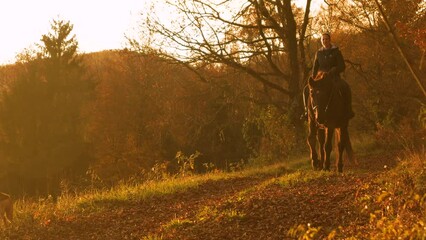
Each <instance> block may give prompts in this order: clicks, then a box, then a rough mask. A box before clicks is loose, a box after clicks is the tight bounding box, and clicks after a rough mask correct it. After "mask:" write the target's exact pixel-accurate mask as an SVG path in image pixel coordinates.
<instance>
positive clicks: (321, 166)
mask: <svg viewBox="0 0 426 240" xmlns="http://www.w3.org/2000/svg"><path fill="white" fill-rule="evenodd" d="M318 142H319V145H320V155H321V156H320V161H319V170H322V169H324V167H325V166H324V161H325V129H324V128H320V129H318Z"/></svg>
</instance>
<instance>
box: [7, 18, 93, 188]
mask: <svg viewBox="0 0 426 240" xmlns="http://www.w3.org/2000/svg"><path fill="white" fill-rule="evenodd" d="M72 29H73V25H72V24H70V22H67V21H63V20H54V21H53V22H52V24H51V32H49V33H48V34H46V35H43V36H42V39H41V41H42V44H41V45H39V47H40V52H38V53H37V57H36V58H35V59H33V60H30V61H28V62H24V63H22V66H23V68H24V69H25V71H23V72H22V75H21V77H20V78H19V79H18V80H17V81H16V82H15V84H14V85H13V86H12V87H11V89H10V91H9V92H7V93H5V94H4V96H3V103H2V108H1V109H0V117H1V124H2V130H3V133H4V134H3V136H2V138H1V142H0V144H1V146H2V149H3V153H4V154H5V155H6V159H9V162H10V171H9V175H11V177H12V179H15V180H16V181H15V182H16V183H20V186H19V187H20V188H21V189H22V190H23V191H26V192H27V191H29V190H30V189H35V190H36V191H37V192H38V193H40V194H52V195H54V196H56V195H57V194H58V193H59V192H58V190H59V182H60V180H61V179H62V178H64V177H70V176H74V175H75V174H76V173H78V172H79V171H83V170H85V168H86V167H87V164H88V161H89V157H88V152H87V147H88V144H87V143H86V142H85V141H84V139H83V133H82V127H83V122H82V119H81V109H82V107H83V104H84V103H85V101H86V100H87V97H88V95H89V94H90V85H89V81H88V79H86V78H85V71H84V67H83V66H82V64H81V60H80V58H79V56H78V54H77V49H78V42H77V41H76V38H75V35H73V36H71V32H72ZM12 181H13V180H12ZM14 188H16V187H14ZM37 192H36V193H37Z"/></svg>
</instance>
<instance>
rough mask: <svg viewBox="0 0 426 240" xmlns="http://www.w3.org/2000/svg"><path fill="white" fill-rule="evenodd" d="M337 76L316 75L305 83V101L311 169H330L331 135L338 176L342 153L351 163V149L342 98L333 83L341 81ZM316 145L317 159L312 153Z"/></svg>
mask: <svg viewBox="0 0 426 240" xmlns="http://www.w3.org/2000/svg"><path fill="white" fill-rule="evenodd" d="M336 78H338V77H337V76H329V75H322V74H319V75H318V76H317V77H316V78H315V79H314V78H312V77H310V78H309V80H308V84H307V86H308V89H309V96H308V99H304V100H307V113H308V116H307V117H308V126H309V135H308V139H307V142H308V146H309V149H310V158H311V164H312V167H313V169H315V170H326V171H329V170H330V155H331V151H332V139H333V134H334V133H336V142H337V145H338V151H337V156H336V160H337V161H336V166H337V170H338V172H339V173H341V172H343V151H344V150H346V152H347V154H348V157H349V160H350V161H352V160H353V150H352V145H351V142H350V138H349V131H348V125H349V120H350V117H348V116H347V109H346V105H345V101H347V99H345V95H344V94H342V89H341V88H339V84H338V82H337V81H343V80H340V79H336ZM317 140H318V142H319V146H320V148H319V152H320V158H318V153H317V150H316V141H317Z"/></svg>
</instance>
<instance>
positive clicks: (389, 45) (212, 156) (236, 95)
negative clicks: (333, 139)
mask: <svg viewBox="0 0 426 240" xmlns="http://www.w3.org/2000/svg"><path fill="white" fill-rule="evenodd" d="M310 2H311V1H307V4H306V8H305V9H303V8H297V7H296V6H295V5H293V4H291V2H290V1H282V2H281V1H278V2H274V1H247V2H245V3H244V4H240V5H235V4H236V3H235V2H232V1H231V2H228V5H227V4H226V3H221V4H219V3H215V2H214V1H212V2H210V1H183V0H180V1H174V2H173V3H170V5H171V7H173V8H175V11H176V12H178V13H180V14H181V15H180V16H181V17H182V19H180V21H179V25H177V26H175V25H171V24H170V23H164V22H161V19H160V18H159V17H158V16H156V15H155V13H152V14H151V15H147V16H143V17H145V18H146V21H145V22H144V24H142V25H141V38H140V39H129V48H126V49H122V50H110V51H103V52H97V53H89V54H83V55H81V54H78V36H75V35H73V32H72V30H73V25H72V23H70V22H69V21H66V20H53V21H52V25H51V32H49V33H46V34H45V35H43V36H42V37H41V42H40V44H39V45H38V46H39V48H37V49H35V50H29V49H26V50H23V52H22V53H21V54H20V55H19V56H18V59H19V60H18V61H17V62H16V63H15V64H12V65H6V66H2V67H1V72H0V74H1V75H0V76H1V77H0V78H1V80H2V95H1V108H0V126H1V133H2V134H1V137H0V149H1V151H0V153H1V158H0V164H1V167H0V169H1V170H0V179H1V181H0V182H1V184H0V188H1V189H3V190H4V191H5V192H10V193H14V194H17V195H21V196H23V195H29V196H43V195H54V196H58V195H60V193H61V188H63V187H65V186H67V187H87V186H94V185H96V186H100V187H101V186H110V185H113V184H114V183H117V182H119V181H120V180H122V179H129V178H139V179H149V178H153V177H154V178H156V177H160V176H156V175H158V173H159V172H161V171H163V172H164V173H167V174H179V173H182V171H183V170H187V172H188V173H203V172H208V171H213V170H215V169H219V170H225V171H232V170H235V169H239V168H243V167H244V166H245V165H248V164H252V165H253V164H265V163H273V162H277V161H283V160H284V159H286V158H287V157H288V156H290V155H294V154H301V153H306V152H307V146H306V123H305V122H304V121H303V120H301V119H300V116H301V115H302V114H303V101H302V96H301V95H302V89H303V87H304V85H305V84H306V80H307V78H308V76H309V75H310V74H311V69H312V62H313V57H314V55H315V51H316V50H317V49H318V48H320V47H321V45H320V44H321V43H320V41H319V36H320V35H321V33H322V32H324V31H327V32H331V33H332V35H331V36H332V42H333V43H334V44H336V45H337V46H338V47H339V49H340V50H341V51H342V54H343V56H344V59H345V63H346V71H345V72H344V74H343V75H344V76H343V77H344V79H345V80H346V81H347V82H348V83H349V84H350V86H351V88H352V92H353V106H354V111H355V112H356V117H355V118H354V119H353V120H352V121H351V123H350V132H351V135H352V137H353V138H356V137H357V136H360V135H363V134H364V135H370V136H374V137H375V138H376V139H377V142H378V144H379V145H380V147H384V148H398V147H401V146H403V147H410V148H419V147H423V146H424V131H425V120H426V119H425V111H426V110H425V109H426V108H425V91H424V76H425V63H424V57H425V50H426V42H425V39H426V37H425V36H426V35H425V34H426V30H425V24H426V21H425V17H426V16H425V14H426V6H425V5H424V2H422V1H405V2H404V4H401V3H400V1H392V0H389V1H382V2H381V5H376V3H375V2H374V1H364V0H356V1H342V0H335V1H327V2H326V3H327V4H326V5H325V7H323V8H322V9H321V10H320V11H318V12H317V13H315V14H316V15H315V17H312V15H314V14H313V13H310ZM189 3H191V4H189ZM233 4H234V5H233ZM234 6H237V7H234ZM378 6H381V9H382V12H380V11H379V10H380V9H379V8H378ZM231 7H233V8H232V9H231ZM221 9H224V10H227V11H228V10H229V11H228V12H229V14H230V16H226V17H225V14H220V10H221ZM224 10H222V11H224ZM231 13H232V14H231ZM383 19H386V22H387V23H390V25H389V26H390V29H388V28H387V25H386V22H385V21H383ZM153 38H156V39H160V40H156V41H153V40H152V39H153ZM400 53H402V54H400ZM404 60H405V61H404ZM407 63H408V65H407ZM416 80H417V82H416ZM184 162H185V164H183V163H184ZM186 163H188V164H186ZM184 165H185V166H184ZM183 168H185V169H183ZM160 175H161V174H160Z"/></svg>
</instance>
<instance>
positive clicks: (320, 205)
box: [19, 154, 395, 240]
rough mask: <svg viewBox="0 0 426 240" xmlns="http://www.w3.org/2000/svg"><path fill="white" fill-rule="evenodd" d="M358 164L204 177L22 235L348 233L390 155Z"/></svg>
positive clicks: (362, 220)
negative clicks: (303, 178)
mask: <svg viewBox="0 0 426 240" xmlns="http://www.w3.org/2000/svg"><path fill="white" fill-rule="evenodd" d="M359 161H360V166H356V167H355V166H348V167H347V168H346V170H350V169H351V168H356V169H358V170H359V169H361V170H362V171H357V172H356V173H354V174H343V175H338V174H336V175H332V176H330V177H327V178H325V179H318V180H313V181H309V182H308V183H298V184H296V185H295V186H292V187H291V188H287V187H283V186H280V185H278V184H277V183H275V182H276V181H275V180H276V176H257V177H245V178H236V179H228V180H219V181H209V182H207V183H205V184H203V185H201V186H199V187H197V188H196V189H193V190H190V191H187V192H182V193H176V194H173V195H169V196H162V197H158V198H153V199H149V200H146V201H143V202H140V203H134V204H131V205H128V204H126V205H116V206H114V207H113V208H112V209H111V210H110V211H108V212H100V213H93V214H89V215H85V216H80V217H79V218H75V219H67V220H65V219H64V220H60V221H55V222H52V223H51V224H49V226H48V227H46V228H44V229H43V230H42V231H41V232H40V231H37V232H31V230H29V232H28V233H27V234H25V235H24V236H21V238H19V239H79V240H84V239H102V240H108V239H114V240H115V239H152V240H154V239H194V240H195V239H291V238H290V237H288V234H287V233H288V231H289V229H291V228H293V227H295V226H297V225H299V224H303V225H304V226H306V225H307V224H309V225H310V226H312V227H321V230H320V233H319V235H320V236H326V235H327V234H329V233H330V232H331V231H332V230H334V229H338V228H339V226H342V228H341V230H340V231H341V232H343V233H345V234H347V235H348V236H350V235H351V234H353V233H356V232H357V231H359V230H360V229H362V228H363V226H364V225H366V224H367V223H368V216H365V215H363V214H362V213H360V211H359V209H357V206H355V205H354V203H355V198H356V196H357V195H358V194H359V191H360V189H361V187H362V186H363V185H364V184H366V183H368V182H370V181H372V179H373V178H374V177H375V176H376V175H377V174H379V173H380V172H382V171H386V169H387V168H389V167H391V166H392V165H394V163H395V158H394V157H392V155H391V154H390V155H388V156H384V155H383V154H382V155H373V156H366V157H363V158H360V159H359ZM385 166H386V167H385ZM364 170H365V171H364ZM36 236H37V237H36Z"/></svg>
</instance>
